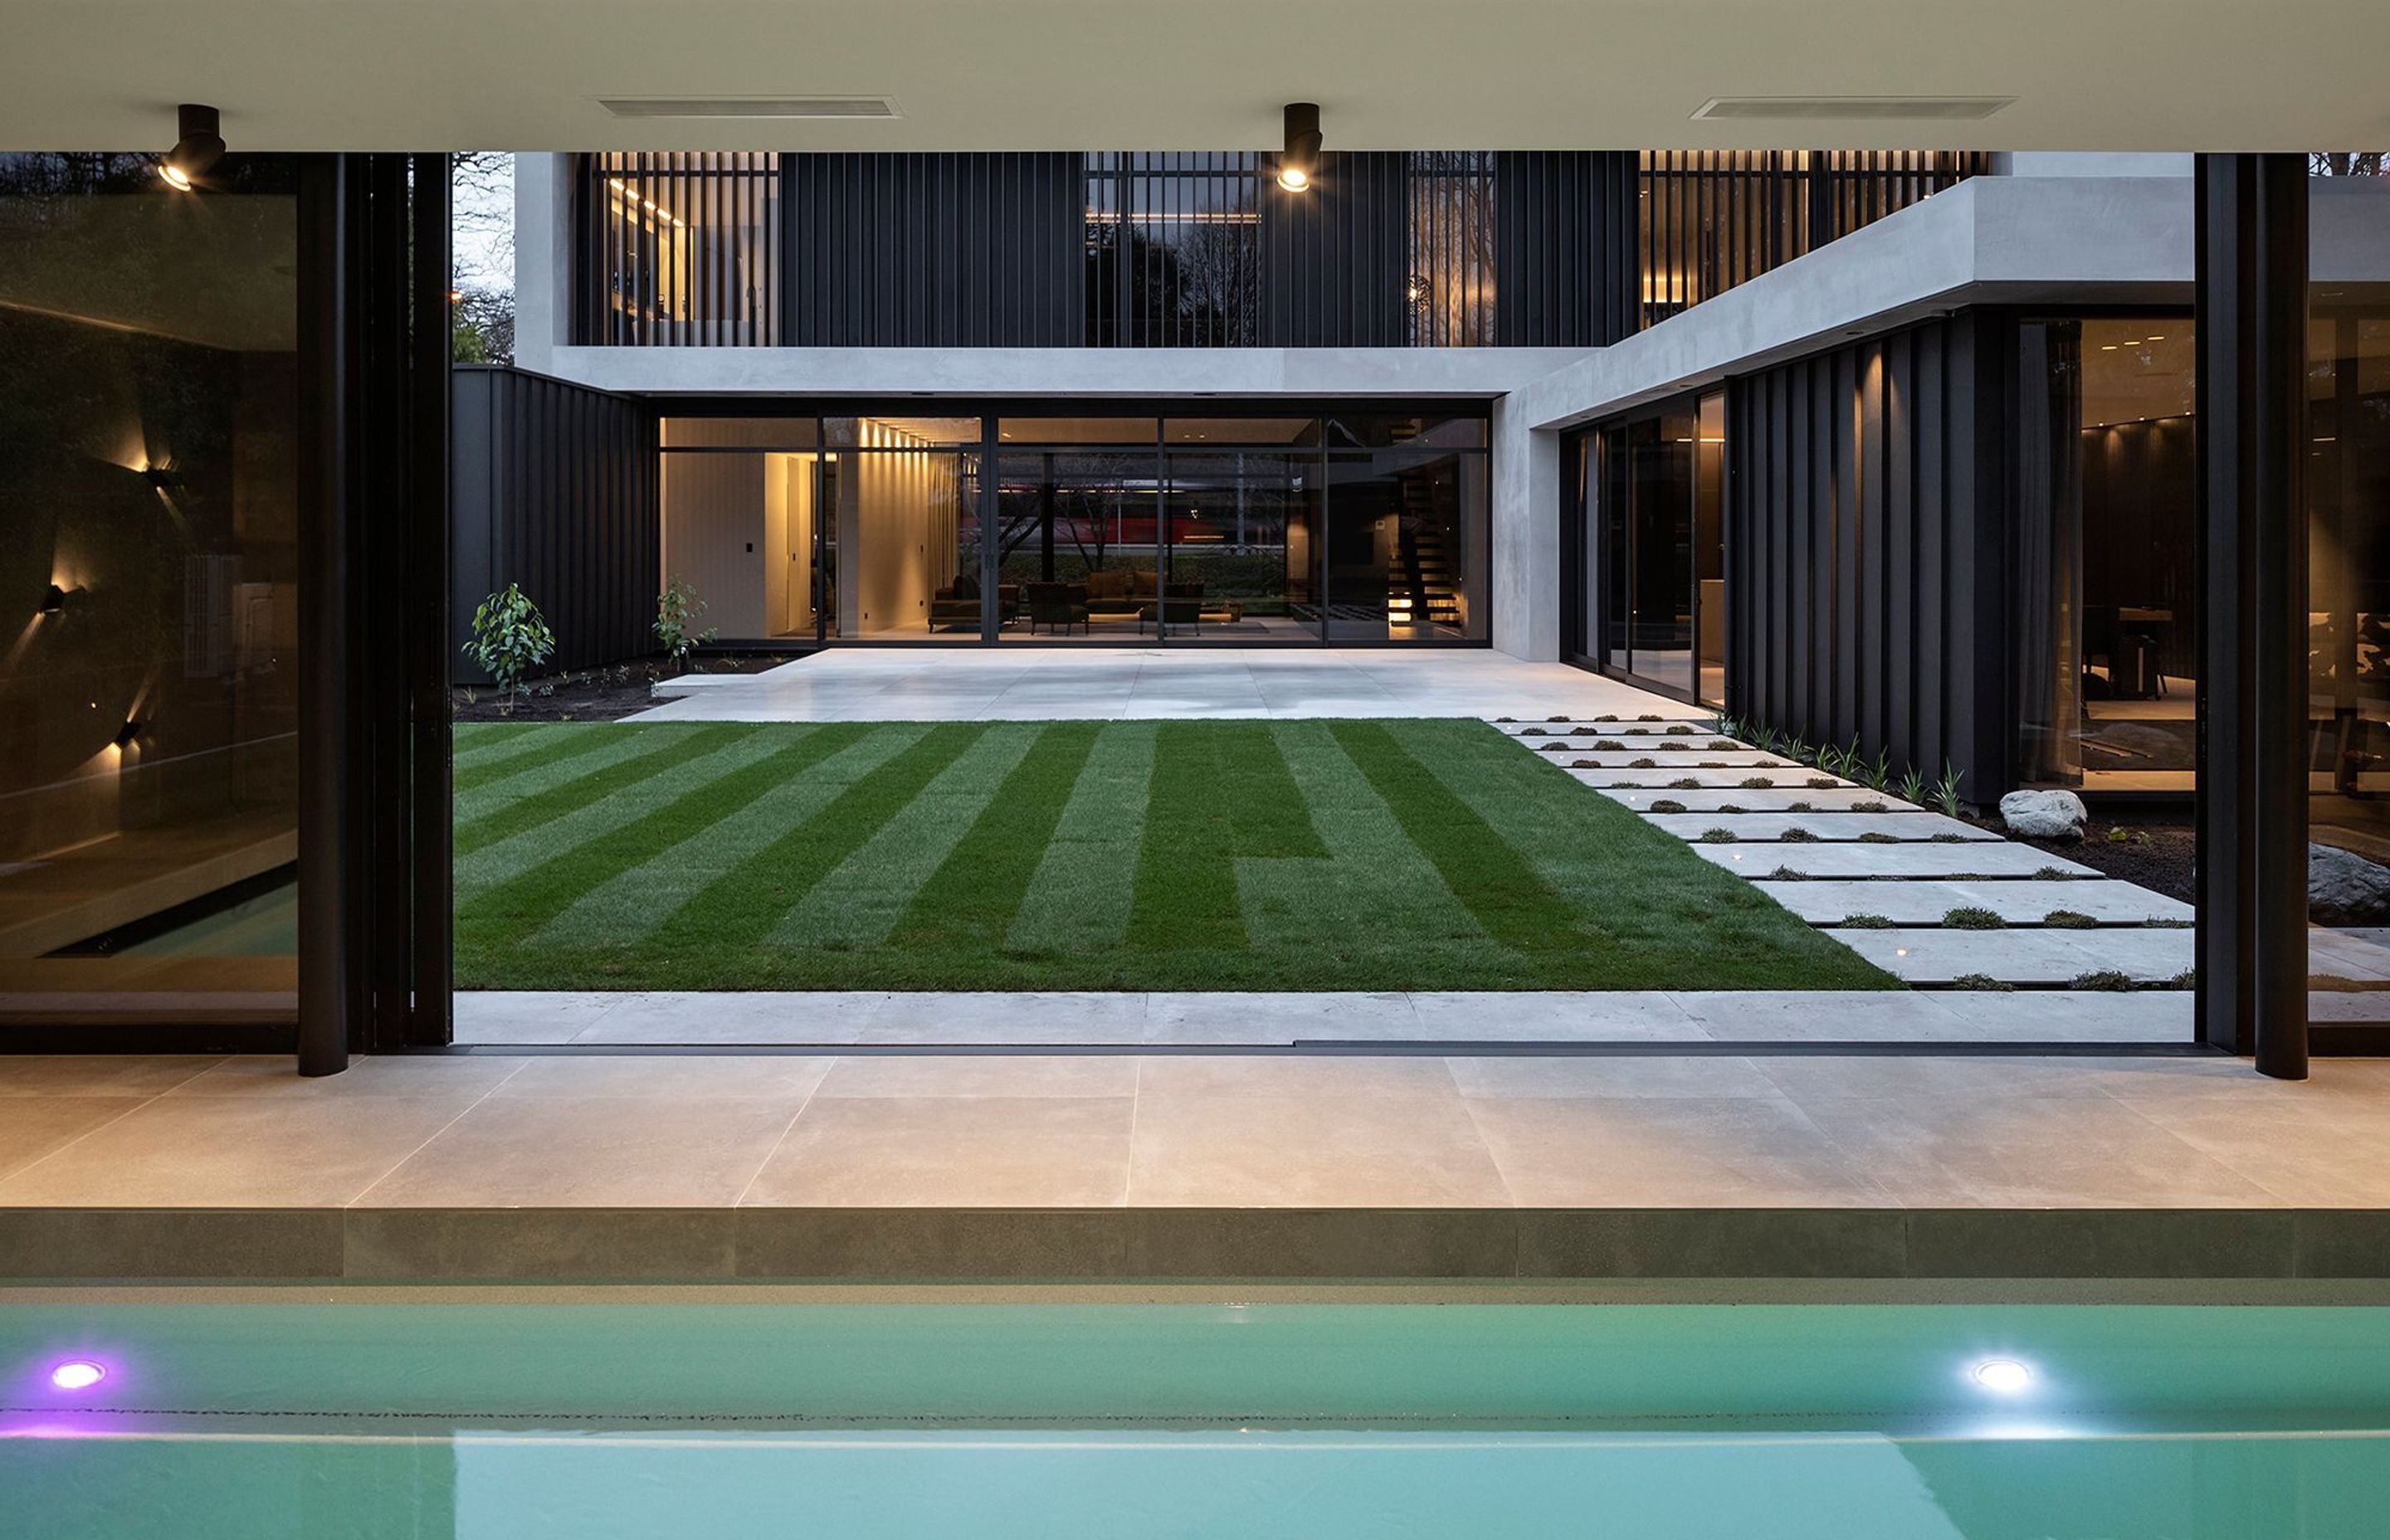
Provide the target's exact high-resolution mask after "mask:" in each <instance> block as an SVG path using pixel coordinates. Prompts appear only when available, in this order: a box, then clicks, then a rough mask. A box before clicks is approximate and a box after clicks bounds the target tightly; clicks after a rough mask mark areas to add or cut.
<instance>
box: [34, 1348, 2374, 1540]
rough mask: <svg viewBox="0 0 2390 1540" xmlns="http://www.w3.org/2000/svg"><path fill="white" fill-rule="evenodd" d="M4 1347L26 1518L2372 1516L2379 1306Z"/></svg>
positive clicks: (1048, 1521) (1737, 1522)
mask: <svg viewBox="0 0 2390 1540" xmlns="http://www.w3.org/2000/svg"><path fill="white" fill-rule="evenodd" d="M72 1365H84V1366H88V1367H87V1368H85V1369H84V1370H83V1371H82V1372H81V1373H80V1374H77V1373H74V1372H69V1373H67V1374H65V1375H63V1376H62V1378H63V1379H65V1380H67V1381H68V1382H69V1384H70V1385H71V1386H72V1388H62V1387H61V1386H60V1385H58V1384H57V1383H54V1382H53V1376H54V1375H56V1374H57V1373H58V1371H59V1370H60V1369H63V1368H67V1367H69V1366H72ZM94 1372H96V1373H97V1375H98V1376H99V1378H98V1379H97V1380H96V1381H95V1382H92V1383H89V1384H83V1385H73V1384H72V1382H73V1381H75V1380H77V1379H79V1378H80V1379H88V1378H89V1377H90V1376H91V1374H93V1373H94ZM0 1374H5V1377H6V1387H7V1395H6V1408H7V1409H6V1413H5V1416H4V1417H0V1495H5V1496H0V1533H6V1534H26V1535H41V1536H58V1537H79V1536H97V1535H109V1536H115V1535H135V1534H139V1535H160V1534H172V1535H176V1536H191V1537H199V1540H215V1537H219V1536H225V1537H229V1536H236V1535H238V1536H243V1537H251V1536H286V1535H287V1536H301V1535H304V1536H308V1537H310V1540H314V1537H316V1536H323V1535H342V1536H347V1535H354V1536H371V1537H380V1536H402V1535H403V1536H408V1537H411V1540H422V1537H425V1536H433V1535H443V1536H444V1535H455V1536H471V1537H477V1540H478V1537H484V1536H486V1537H491V1540H496V1537H509V1540H511V1537H515V1536H533V1535H551V1534H552V1535H572V1536H580V1537H598V1540H610V1537H614V1536H675V1537H677V1536H700V1535H703V1536H709V1537H711V1536H727V1535H743V1534H775V1535H777V1534H805V1535H813V1534H822V1535H839V1536H865V1537H872V1540H878V1537H882V1536H886V1537H895V1536H904V1537H907V1540H912V1537H918V1536H930V1535H948V1534H953V1535H971V1536H992V1537H1008V1540H1009V1537H1012V1536H1022V1537H1027V1536H1039V1537H1045V1540H1076V1537H1081V1536H1086V1537H1095V1536H1103V1537H1106V1540H1119V1537H1125V1536H1146V1535H1161V1536H1176V1535H1237V1536H1268V1537H1275V1536H1281V1535H1283V1536H1289V1537H1291V1536H1303V1537H1305V1540H1336V1537H1340V1536H1346V1535H1354V1536H1358V1535H1371V1536H1381V1535H1398V1536H1406V1535H1420V1536H1447V1535H1449V1536H1469V1537H1472V1540H1475V1537H1484V1540H1510V1537H1513V1536H1518V1537H1526V1536H1536V1537H1539V1540H1548V1537H1552V1536H1562V1535H1618V1536H1632V1537H1634V1540H1674V1537H1689V1540H1690V1537H1699V1540H1712V1537H1726V1536H1733V1537H1736V1540H1746V1537H1779V1536H1780V1537H1787V1540H1811V1537H1816V1540H1828V1537H1831V1540H1871V1537H1875V1536H1884V1537H1898V1540H1907V1537H1910V1536H1917V1537H1937V1536H1939V1537H1965V1540H1977V1537H2001V1540H2008V1537H2016V1540H2024V1537H2028V1536H2033V1537H2043V1536H2048V1537H2062V1540H2071V1537H2076V1536H2081V1537H2086V1540H2088V1537H2092V1536H2103V1537H2105V1536H2135V1537H2139V1536H2186V1537H2210V1536H2213V1537H2219V1540H2220V1537H2224V1536H2233V1537H2248V1536H2258V1537H2264V1536H2275V1535H2281V1536H2316V1537H2324V1536H2335V1537H2336V1536H2343V1535H2345V1536H2351V1537H2356V1536H2376V1535H2380V1534H2383V1533H2384V1531H2385V1528H2390V1438H2385V1437H2384V1435H2383V1433H2382V1430H2384V1429H2385V1428H2390V1311H2381V1310H2368V1309H2361V1308H2276V1307H2187V1306H2001V1307H1987V1306H1973V1305H1970V1306H1905V1305H1904V1306H1885V1305H1838V1306H1820V1305H1741V1306H1715V1305H1596V1306H1573V1305H1436V1306H1429V1305H1391V1306H1344V1305H1292V1304H1256V1305H1249V1306H1239V1305H1208V1306H1179V1305H1120V1306H1112V1305H1100V1306H1088V1305H1011V1304H1007V1305H985V1306H946V1305H926V1304H924V1305H909V1304H908V1305H877V1304H874V1305H845V1304H837V1305H824V1304H796V1305H791V1304H785V1303H753V1304H736V1303H734V1304H709V1303H693V1304H670V1305H653V1304H637V1305H610V1304H579V1303H575V1304H556V1303H522V1304H508V1303H497V1304H468V1305H460V1304H448V1303H443V1304H436V1305H422V1304H391V1303H319V1304H306V1305H296V1306H294V1305H287V1304H225V1305H213V1304H212V1305H187V1304H173V1305H154V1304H138V1305H117V1304H104V1305H102V1304H95V1305H73V1306H62V1305H52V1304H39V1305H9V1304H0Z"/></svg>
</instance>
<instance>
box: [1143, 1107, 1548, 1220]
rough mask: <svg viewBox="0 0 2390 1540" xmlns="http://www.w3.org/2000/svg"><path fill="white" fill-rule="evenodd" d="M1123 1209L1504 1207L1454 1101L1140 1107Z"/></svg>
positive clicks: (1480, 1147)
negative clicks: (1126, 1203)
mask: <svg viewBox="0 0 2390 1540" xmlns="http://www.w3.org/2000/svg"><path fill="white" fill-rule="evenodd" d="M1129 1201H1130V1202H1132V1203H1134V1204H1137V1205H1152V1206H1157V1207H1187V1206H1194V1207H1220V1208H1307V1207H1356V1208H1421V1207H1434V1206H1489V1207H1504V1206H1507V1205H1508V1204H1509V1202H1510V1194H1509V1191H1508V1189H1506V1188H1505V1187H1503V1185H1502V1178H1501V1174H1500V1173H1499V1172H1498V1171H1497V1170H1496V1168H1495V1165H1494V1161H1493V1158H1492V1156H1491V1155H1490V1154H1489V1153H1488V1152H1487V1150H1486V1149H1485V1144H1484V1140H1483V1139H1482V1138H1480V1137H1479V1136H1478V1133H1477V1129H1476V1126H1475V1124H1474V1123H1471V1121H1470V1118H1469V1114H1468V1111H1467V1110H1466V1109H1465V1108H1464V1107H1463V1106H1462V1104H1461V1100H1460V1098H1459V1097H1457V1096H1452V1095H1444V1096H1383V1097H1325V1096H1235V1095H1231V1096H1154V1095H1146V1096H1142V1097H1138V1099H1137V1137H1136V1144H1135V1149H1134V1150H1133V1152H1132V1156H1131V1171H1130V1182H1129Z"/></svg>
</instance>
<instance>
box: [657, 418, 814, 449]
mask: <svg viewBox="0 0 2390 1540" xmlns="http://www.w3.org/2000/svg"><path fill="white" fill-rule="evenodd" d="M662 429H663V437H662V443H663V446H664V447H665V448H666V449H715V448H727V449H810V448H812V447H813V446H814V445H816V444H817V443H820V442H821V424H820V423H819V422H817V421H816V420H815V419H814V418H812V417H666V418H664V419H663V423H662Z"/></svg>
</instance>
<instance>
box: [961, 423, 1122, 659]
mask: <svg viewBox="0 0 2390 1540" xmlns="http://www.w3.org/2000/svg"><path fill="white" fill-rule="evenodd" d="M997 468H998V476H997V480H996V540H997V545H996V550H997V562H998V566H999V568H1000V570H1001V572H1002V584H1001V589H1002V594H1003V596H1004V602H1005V604H1006V607H1007V608H1006V612H1005V615H1004V619H1003V629H1002V632H1001V635H1002V636H1003V638H1004V639H1005V640H1008V641H1011V640H1016V639H1017V640H1021V641H1027V640H1030V639H1032V638H1034V639H1036V640H1038V641H1045V640H1047V638H1049V637H1052V638H1061V637H1075V636H1084V637H1087V638H1090V639H1092V640H1098V641H1106V640H1109V641H1121V640H1124V639H1126V638H1131V637H1135V636H1137V635H1150V634H1151V625H1152V619H1153V608H1154V605H1155V602H1156V600H1157V598H1158V597H1159V589H1158V587H1157V580H1156V568H1157V566H1158V560H1157V556H1156V550H1155V541H1154V512H1153V510H1154V495H1155V492H1156V487H1157V481H1156V477H1155V472H1154V462H1153V452H1152V451H1151V450H1150V449H1147V450H1142V451H1136V452H1125V451H1107V450H1100V449H1098V450H1047V451H1032V452H1015V453H1011V454H1007V455H1005V456H1002V457H1001V458H1000V459H999V461H998V462H997Z"/></svg>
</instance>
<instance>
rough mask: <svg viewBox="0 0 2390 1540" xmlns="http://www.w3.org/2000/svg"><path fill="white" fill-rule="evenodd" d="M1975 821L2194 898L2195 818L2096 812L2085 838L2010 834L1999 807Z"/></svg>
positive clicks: (2112, 873)
mask: <svg viewBox="0 0 2390 1540" xmlns="http://www.w3.org/2000/svg"><path fill="white" fill-rule="evenodd" d="M1969 822H1971V823H1973V824H1975V825H1976V826H1978V827H1979V828H1987V829H1990V830H1991V831H1992V832H1993V833H1995V834H1998V835H2002V836H2005V837H2006V838H2008V839H2009V840H2011V841H2015V842H2016V843H2018V844H2020V845H2031V846H2032V847H2033V848H2034V849H2036V850H2046V851H2048V852H2049V853H2050V854H2052V855H2054V856H2057V857H2058V858H2059V859H2061V860H2063V861H2072V862H2074V863H2075V865H2077V866H2089V867H2091V868H2092V869H2093V870H2095V871H2099V872H2101V873H2104V874H2105V875H2107V876H2109V877H2113V878H2115V879H2117V880H2119V881H2123V882H2131V883H2135V884H2137V885H2139V886H2140V887H2143V888H2147V889H2148V890H2150V892H2153V893H2164V894H2165V896H2166V897H2168V898H2177V899H2180V900H2181V901H2182V902H2183V903H2185V904H2190V903H2192V902H2194V900H2193V896H2192V892H2191V874H2192V871H2193V870H2194V868H2195V866H2196V858H2197V855H2198V852H2199V838H2198V835H2197V834H2196V833H2195V832H2194V831H2193V830H2192V828H2191V825H2189V824H2185V823H2173V822H2164V821H2157V822H2151V821H2143V820H2139V819H2133V820H2128V821H2125V822H2110V821H2108V820H2106V819H2103V818H2101V817H2098V816H2096V815H2095V816H2093V817H2092V819H2091V820H2090V822H2088V824H2086V825H2085V826H2084V829H2083V838H2082V839H2080V840H2027V839H2024V838H2023V837H2022V836H2019V835H2014V834H2010V833H2009V831H2008V826H2007V825H2006V824H2004V823H2002V822H2001V821H2000V817H1999V815H1998V814H1997V813H1995V814H1992V815H1989V816H1987V817H1986V816H1977V817H1972V818H1971V819H1969Z"/></svg>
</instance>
